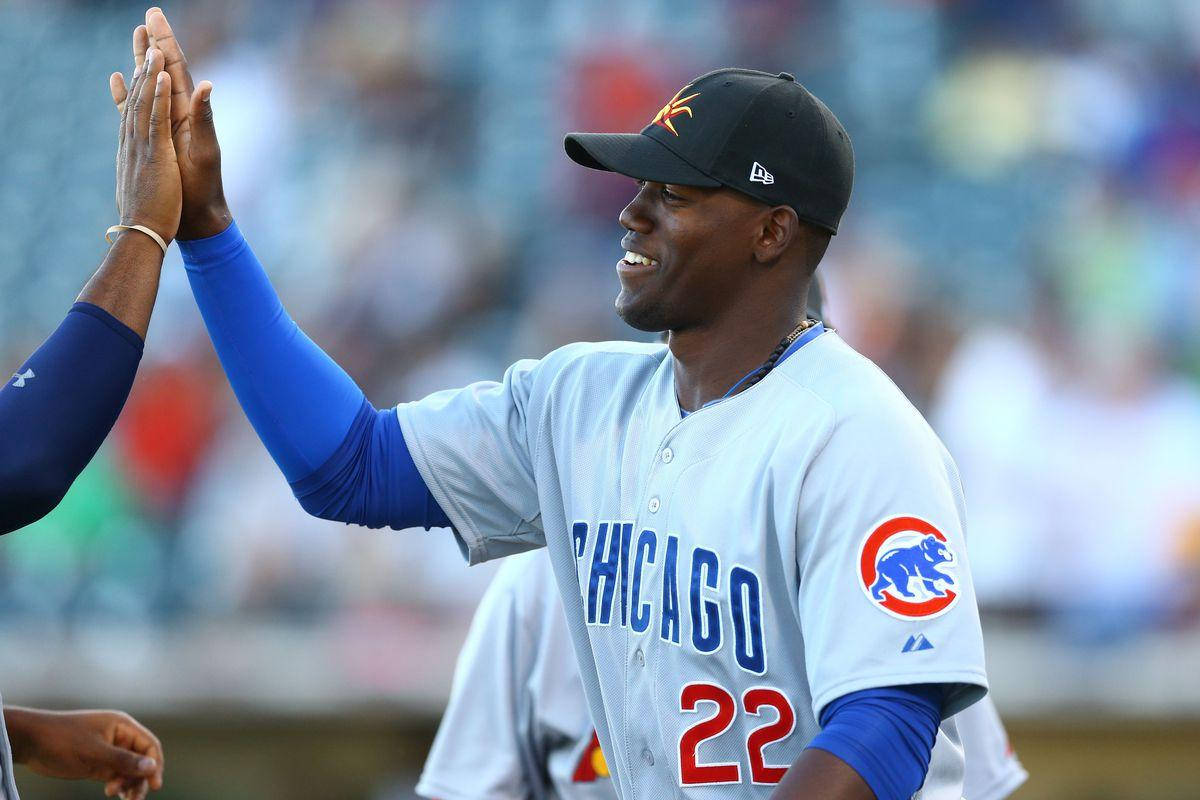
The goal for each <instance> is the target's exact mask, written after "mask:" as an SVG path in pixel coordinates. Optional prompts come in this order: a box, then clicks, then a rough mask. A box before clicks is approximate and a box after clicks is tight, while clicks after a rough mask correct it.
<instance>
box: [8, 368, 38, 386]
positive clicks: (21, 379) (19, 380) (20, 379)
mask: <svg viewBox="0 0 1200 800" xmlns="http://www.w3.org/2000/svg"><path fill="white" fill-rule="evenodd" d="M36 377H37V376H36V375H34V374H33V370H31V369H27V370H25V371H24V372H14V373H13V376H12V385H13V386H15V387H16V388H18V389H24V388H25V382H26V381H27V380H29V379H30V378H36Z"/></svg>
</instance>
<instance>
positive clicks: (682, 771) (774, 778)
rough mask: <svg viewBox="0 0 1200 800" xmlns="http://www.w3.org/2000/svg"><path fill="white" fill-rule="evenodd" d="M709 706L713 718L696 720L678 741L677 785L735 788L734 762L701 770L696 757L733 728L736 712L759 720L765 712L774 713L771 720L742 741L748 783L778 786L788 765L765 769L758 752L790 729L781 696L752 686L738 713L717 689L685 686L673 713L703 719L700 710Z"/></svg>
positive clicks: (790, 716) (792, 722)
mask: <svg viewBox="0 0 1200 800" xmlns="http://www.w3.org/2000/svg"><path fill="white" fill-rule="evenodd" d="M701 703H705V704H711V706H713V707H715V712H714V713H713V714H711V715H710V716H707V717H704V718H702V719H700V720H698V721H697V722H696V723H695V724H693V725H692V726H691V727H690V728H688V729H687V730H685V731H684V732H683V734H682V735H681V736H680V737H679V784H680V785H681V786H702V785H712V784H722V783H741V781H742V765H741V764H740V763H738V762H736V761H734V762H726V763H719V764H702V763H700V761H699V758H698V757H697V754H696V751H697V750H698V749H699V748H700V745H701V744H703V743H704V742H707V741H708V740H709V739H715V738H716V737H718V736H721V735H722V734H724V733H725V732H726V731H728V730H729V728H730V727H731V726H732V725H733V721H734V719H735V718H736V716H737V714H738V713H739V710H740V711H742V712H744V713H746V714H749V715H751V716H756V717H757V716H762V715H763V712H764V711H766V710H767V709H774V710H775V715H776V716H775V720H774V721H773V722H767V723H766V724H764V725H760V726H758V727H757V728H755V729H754V730H752V731H751V732H750V735H749V736H747V737H746V756H747V760H748V761H749V763H750V780H751V782H752V783H756V784H776V783H779V781H781V780H783V775H784V773H786V772H787V770H788V767H789V766H790V765H774V764H768V763H766V758H765V757H764V756H763V749H764V748H766V747H767V746H768V745H771V744H774V743H776V742H780V741H783V740H784V739H786V738H787V737H788V736H790V735H791V733H792V731H793V730H795V728H796V713H795V711H793V710H792V704H791V702H790V701H789V700H788V698H787V696H786V695H784V694H783V692H780V691H779V690H778V689H772V688H769V687H765V686H754V687H751V688H749V689H747V690H746V691H745V693H743V694H742V702H741V709H739V708H738V703H737V700H735V699H734V696H733V695H732V694H731V693H730V692H729V690H728V689H726V688H724V687H723V686H718V685H717V684H715V683H688V684H685V685H684V687H683V689H682V690H680V693H679V710H680V711H681V712H683V713H685V714H696V713H703V710H707V709H701V708H700V704H701Z"/></svg>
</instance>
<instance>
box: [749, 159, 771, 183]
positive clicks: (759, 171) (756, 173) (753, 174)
mask: <svg viewBox="0 0 1200 800" xmlns="http://www.w3.org/2000/svg"><path fill="white" fill-rule="evenodd" d="M750 182H751V183H764V184H771V183H774V182H775V176H774V175H772V174H771V173H769V172H767V170H766V167H764V166H763V165H762V164H760V163H758V162H757V161H755V162H754V166H752V167H751V168H750Z"/></svg>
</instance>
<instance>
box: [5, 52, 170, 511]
mask: <svg viewBox="0 0 1200 800" xmlns="http://www.w3.org/2000/svg"><path fill="white" fill-rule="evenodd" d="M143 61H144V63H143V65H142V68H141V69H139V71H138V72H137V73H135V75H134V78H133V86H132V89H131V97H132V98H133V100H132V101H131V102H129V103H126V104H124V106H123V107H122V109H121V110H122V114H121V123H120V129H119V134H118V142H119V143H118V147H117V208H118V211H119V214H120V221H121V224H122V226H126V227H125V228H124V229H123V230H121V231H120V232H118V233H117V239H116V243H115V244H114V245H113V246H112V248H111V249H110V250H109V251H108V254H107V255H106V256H105V258H104V261H103V262H102V263H101V265H100V268H99V269H98V270H97V271H96V274H95V275H93V276H92V279H91V280H90V281H88V283H87V285H86V286H85V287H84V289H83V292H82V293H81V294H80V295H79V298H78V301H77V302H76V303H75V305H74V306H73V307H72V308H71V310H70V311H69V312H68V313H67V316H66V318H65V319H64V320H63V322H62V324H61V325H59V326H58V328H57V329H56V330H55V331H54V333H52V334H51V335H50V337H49V338H48V339H46V341H45V342H44V343H43V344H42V345H41V347H39V348H38V349H37V350H36V351H35V352H34V353H33V355H31V356H30V357H29V358H28V359H27V360H26V361H25V362H24V363H22V364H21V365H20V366H19V367H18V368H17V370H16V372H14V373H13V376H12V377H11V378H10V379H8V380H7V381H6V382H5V385H4V387H3V388H2V389H0V441H2V442H4V446H3V447H2V448H0V533H7V532H8V531H12V530H16V529H17V528H21V527H23V526H25V525H28V524H29V523H31V522H33V521H35V520H37V519H40V518H41V517H43V516H44V515H46V514H47V513H49V512H50V511H51V510H52V509H53V508H54V507H55V506H56V505H58V503H59V501H60V500H61V499H62V497H63V495H64V494H66V492H67V489H68V488H70V486H71V484H72V482H74V480H75V478H76V477H77V476H78V475H79V473H80V472H81V471H82V470H83V468H84V467H85V466H87V463H88V462H89V461H91V459H92V456H94V455H95V454H96V450H97V449H98V448H99V447H100V443H101V442H103V441H104V438H105V437H106V436H107V435H108V432H109V430H110V429H111V428H112V426H113V423H114V422H115V421H116V419H117V415H118V414H120V412H121V408H122V406H124V404H125V399H126V398H127V397H128V395H129V389H130V387H131V386H132V385H133V377H134V373H135V372H136V371H137V366H138V362H139V361H140V360H141V355H142V343H143V340H144V339H145V336H146V329H147V327H148V326H149V324H150V313H151V311H152V310H153V308H154V299H155V297H156V295H157V293H158V278H159V272H160V270H161V269H162V259H163V254H164V252H165V251H164V250H163V248H162V247H161V246H160V245H159V243H158V242H157V241H156V240H155V239H154V238H153V236H152V235H151V234H149V233H145V232H143V231H142V230H139V229H136V228H132V226H140V227H142V228H145V229H147V230H149V231H152V232H153V233H154V234H156V235H157V236H158V237H159V238H161V239H162V241H163V242H169V241H170V240H171V239H172V238H174V236H175V232H176V228H177V227H178V225H179V210H180V203H181V195H180V185H179V170H178V167H177V166H176V161H175V151H174V146H173V144H172V140H171V130H170V120H169V106H170V102H171V79H170V77H169V76H168V75H167V74H166V73H164V72H162V62H163V58H162V54H161V53H160V52H159V51H157V50H151V51H150V53H149V58H148V60H146V59H143ZM121 85H122V87H123V86H124V81H123V80H122V81H121Z"/></svg>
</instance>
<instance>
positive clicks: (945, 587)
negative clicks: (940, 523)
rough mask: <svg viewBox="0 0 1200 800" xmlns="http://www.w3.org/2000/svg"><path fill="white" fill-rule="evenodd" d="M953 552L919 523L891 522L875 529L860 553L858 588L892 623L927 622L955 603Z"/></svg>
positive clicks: (940, 536) (902, 519)
mask: <svg viewBox="0 0 1200 800" xmlns="http://www.w3.org/2000/svg"><path fill="white" fill-rule="evenodd" d="M957 562H958V559H957V558H955V555H954V551H953V550H952V549H950V543H949V541H948V540H947V539H946V537H945V535H944V534H943V533H942V532H941V531H939V530H938V529H937V528H935V527H934V526H933V525H930V524H929V523H928V522H926V521H925V520H923V519H919V518H917V517H893V518H891V519H889V520H886V521H884V522H882V523H880V524H879V525H877V526H876V527H875V530H873V531H871V532H870V533H868V534H867V536H866V538H865V539H863V543H862V547H861V548H860V550H859V582H860V585H861V586H862V590H863V592H865V593H866V595H867V599H869V600H870V601H871V602H872V603H874V604H875V605H876V606H878V607H879V608H881V609H883V610H884V611H885V612H887V613H888V614H891V615H892V616H893V617H898V618H900V619H928V618H929V617H936V616H938V615H940V614H944V613H945V612H946V611H948V610H950V607H951V606H953V605H954V604H955V603H956V602H957V601H958V592H956V591H954V587H957V586H958V579H957V577H956V572H957V569H956V564H957Z"/></svg>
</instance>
